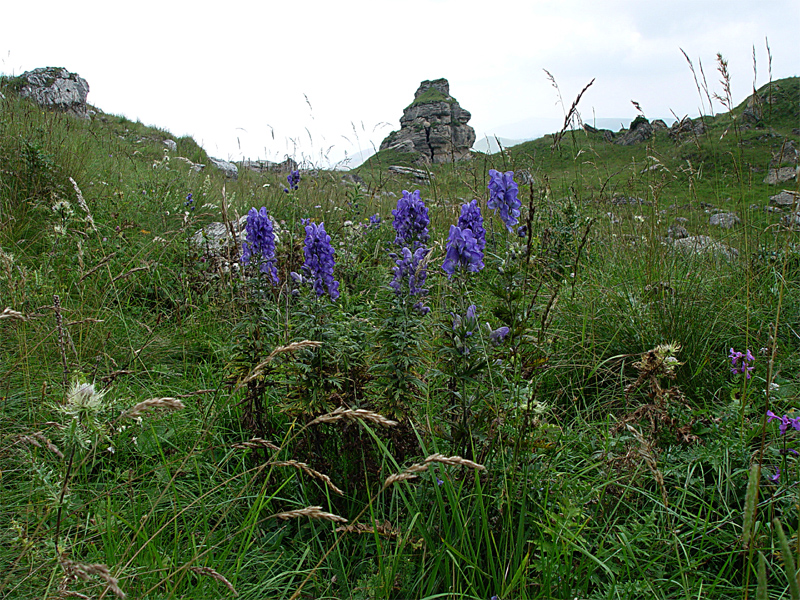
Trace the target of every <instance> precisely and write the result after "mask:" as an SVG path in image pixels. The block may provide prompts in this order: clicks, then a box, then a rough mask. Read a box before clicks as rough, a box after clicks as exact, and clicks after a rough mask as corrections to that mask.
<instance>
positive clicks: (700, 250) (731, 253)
mask: <svg viewBox="0 0 800 600" xmlns="http://www.w3.org/2000/svg"><path fill="white" fill-rule="evenodd" d="M671 243H672V247H673V248H675V249H676V250H678V251H679V252H681V253H683V254H687V255H693V256H708V257H713V258H722V259H726V260H733V259H735V258H736V257H738V256H739V251H738V250H737V249H736V248H731V247H730V246H728V245H727V244H723V243H722V242H718V241H717V240H715V239H714V238H712V237H710V236H707V235H693V236H689V237H686V238H682V239H678V240H671Z"/></svg>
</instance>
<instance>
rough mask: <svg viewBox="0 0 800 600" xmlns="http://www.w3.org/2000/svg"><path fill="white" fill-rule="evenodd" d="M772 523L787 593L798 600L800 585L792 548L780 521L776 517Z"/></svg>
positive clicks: (793, 599) (794, 599)
mask: <svg viewBox="0 0 800 600" xmlns="http://www.w3.org/2000/svg"><path fill="white" fill-rule="evenodd" d="M772 525H773V526H774V527H775V531H776V533H777V534H778V541H779V542H780V547H781V558H783V565H784V567H785V569H786V578H787V579H788V580H789V595H790V597H791V598H792V600H800V585H798V583H797V569H796V568H795V566H794V556H793V555H792V549H791V547H790V546H789V541H788V540H787V539H786V534H785V533H784V531H783V527H782V526H781V522H780V520H779V519H778V517H775V518H774V519H772Z"/></svg>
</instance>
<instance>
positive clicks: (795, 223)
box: [781, 211, 800, 229]
mask: <svg viewBox="0 0 800 600" xmlns="http://www.w3.org/2000/svg"><path fill="white" fill-rule="evenodd" d="M781 223H783V224H784V225H786V227H789V228H791V229H798V228H800V211H798V212H793V213H791V214H788V215H784V216H783V218H782V219H781Z"/></svg>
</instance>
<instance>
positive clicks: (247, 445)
mask: <svg viewBox="0 0 800 600" xmlns="http://www.w3.org/2000/svg"><path fill="white" fill-rule="evenodd" d="M231 448H235V449H236V450H252V449H255V448H269V449H270V450H275V451H276V452H277V451H278V450H280V448H278V447H277V446H276V445H275V444H273V443H272V442H268V441H267V440H265V439H262V438H257V437H256V438H250V439H249V440H247V441H246V442H239V443H238V444H234V445H233V446H231Z"/></svg>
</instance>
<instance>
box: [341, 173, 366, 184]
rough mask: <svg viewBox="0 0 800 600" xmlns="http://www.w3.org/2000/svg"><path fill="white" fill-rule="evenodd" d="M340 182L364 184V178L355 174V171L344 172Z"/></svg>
mask: <svg viewBox="0 0 800 600" xmlns="http://www.w3.org/2000/svg"><path fill="white" fill-rule="evenodd" d="M342 183H345V184H347V183H349V184H353V185H363V184H364V178H363V177H360V176H359V175H356V174H355V173H345V174H344V175H342Z"/></svg>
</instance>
